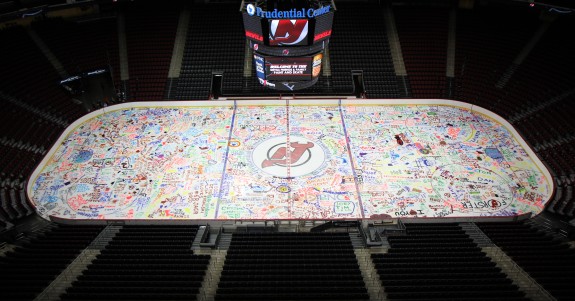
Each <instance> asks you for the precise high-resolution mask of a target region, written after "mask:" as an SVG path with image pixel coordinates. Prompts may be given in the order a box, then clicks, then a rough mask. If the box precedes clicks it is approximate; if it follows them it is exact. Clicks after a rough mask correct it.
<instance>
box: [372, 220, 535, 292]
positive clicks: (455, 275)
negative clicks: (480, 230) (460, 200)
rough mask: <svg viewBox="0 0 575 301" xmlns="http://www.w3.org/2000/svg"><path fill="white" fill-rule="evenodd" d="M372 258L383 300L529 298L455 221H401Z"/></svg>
mask: <svg viewBox="0 0 575 301" xmlns="http://www.w3.org/2000/svg"><path fill="white" fill-rule="evenodd" d="M405 226H406V232H407V235H406V236H391V237H388V241H389V244H390V245H391V248H390V249H389V251H388V253H386V254H372V260H373V263H374V265H375V268H376V270H377V272H378V274H379V278H380V279H381V283H382V285H383V286H384V288H385V293H386V294H387V299H388V300H431V299H436V300H528V299H526V298H525V297H524V295H523V293H521V292H519V291H518V288H517V287H516V286H515V285H513V284H511V280H510V279H508V278H507V277H506V276H505V274H503V273H502V272H501V269H500V268H498V267H496V266H495V263H494V262H492V261H491V260H490V258H489V257H487V256H486V255H485V253H484V252H482V251H481V249H480V248H479V247H478V246H477V244H476V243H474V242H473V240H472V239H471V238H469V236H468V235H467V234H465V231H463V230H462V229H461V227H460V226H459V225H458V224H405Z"/></svg>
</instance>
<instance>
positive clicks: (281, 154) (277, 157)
mask: <svg viewBox="0 0 575 301" xmlns="http://www.w3.org/2000/svg"><path fill="white" fill-rule="evenodd" d="M279 145H280V144H276V145H274V146H272V147H271V148H270V149H269V150H268V155H267V159H266V160H264V161H263V162H262V168H266V167H270V166H274V165H278V166H287V165H288V163H289V164H290V165H292V166H293V167H297V166H300V165H303V164H305V163H307V162H308V161H309V160H310V159H311V151H310V149H311V148H312V147H314V144H313V142H308V143H299V142H292V143H290V151H289V161H288V149H287V147H285V146H282V147H279V148H278V146H279ZM274 149H275V150H276V151H275V152H274V153H273V155H271V156H270V153H271V151H272V150H274ZM306 153H307V156H306V158H305V159H304V160H302V161H303V162H299V161H300V159H301V158H302V156H303V155H304V154H306Z"/></svg>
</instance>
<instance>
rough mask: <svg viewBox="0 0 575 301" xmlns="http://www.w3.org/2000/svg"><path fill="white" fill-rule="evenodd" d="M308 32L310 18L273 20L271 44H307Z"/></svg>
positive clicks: (271, 22) (271, 24) (271, 23)
mask: <svg viewBox="0 0 575 301" xmlns="http://www.w3.org/2000/svg"><path fill="white" fill-rule="evenodd" d="M307 32H308V20H305V19H295V20H286V19H282V20H271V21H270V46H281V45H291V46H293V45H300V44H305V39H306V38H307Z"/></svg>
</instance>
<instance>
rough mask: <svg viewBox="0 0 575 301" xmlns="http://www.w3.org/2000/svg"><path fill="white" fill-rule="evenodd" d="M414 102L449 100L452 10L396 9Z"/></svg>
mask: <svg viewBox="0 0 575 301" xmlns="http://www.w3.org/2000/svg"><path fill="white" fill-rule="evenodd" d="M393 13H394V15H395V22H396V26H397V33H398V35H399V40H400V43H401V52H402V54H403V61H404V63H405V68H406V69H407V74H408V78H409V84H410V86H411V97H413V98H445V97H446V91H445V90H446V88H447V81H446V66H447V33H448V32H449V29H448V25H449V24H448V23H449V8H446V7H439V8H433V7H430V8H427V9H425V10H415V11H414V10H413V9H412V8H411V7H394V8H393Z"/></svg>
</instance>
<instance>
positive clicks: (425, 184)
mask: <svg viewBox="0 0 575 301" xmlns="http://www.w3.org/2000/svg"><path fill="white" fill-rule="evenodd" d="M409 102H411V104H410V103H402V101H383V100H382V101H371V104H364V105H354V104H350V103H343V104H340V103H339V102H338V101H337V100H325V101H321V102H318V101H315V102H314V103H312V102H311V101H310V103H309V104H306V103H305V102H304V101H300V102H298V103H297V104H295V105H286V104H285V103H281V104H278V103H273V102H263V101H262V102H248V103H242V102H236V103H234V102H229V101H228V102H193V103H188V102H176V103H153V104H152V103H134V104H123V105H119V106H114V107H109V108H107V109H106V111H103V110H102V111H98V112H94V113H92V114H90V115H88V116H85V117H84V118H82V119H81V120H79V121H77V122H76V123H75V124H74V125H72V126H70V127H69V128H68V129H67V131H66V133H65V134H64V135H63V136H62V137H61V138H60V140H59V141H58V143H56V144H55V145H54V147H53V148H52V150H51V151H50V152H49V153H48V155H47V156H46V158H45V159H44V161H42V163H41V164H40V165H39V166H38V168H37V170H36V171H35V172H34V174H33V175H32V177H31V179H30V182H29V186H28V195H29V196H30V198H31V200H32V202H33V203H34V204H35V206H36V209H37V211H38V213H39V214H40V215H42V216H43V217H45V218H48V217H49V216H55V217H61V218H68V219H222V220H223V219H257V220H266V219H358V218H381V217H479V216H512V215H520V214H524V213H529V212H532V213H539V212H540V211H541V210H542V209H543V208H544V206H545V203H546V202H547V201H548V200H549V198H550V197H551V195H552V193H553V184H552V180H551V177H550V175H549V173H548V171H547V170H546V169H545V168H544V166H543V165H542V164H541V162H540V161H539V159H537V158H536V157H535V156H534V154H533V152H532V151H531V150H529V149H528V148H527V145H526V144H525V143H524V142H523V141H522V140H520V139H521V138H520V137H519V136H518V135H517V134H516V133H515V132H514V130H513V129H512V128H510V126H509V124H507V123H506V122H504V121H501V120H499V121H496V119H497V118H498V117H496V116H495V115H492V117H489V115H490V112H488V111H485V110H482V109H481V110H478V109H475V110H473V111H472V110H471V109H470V108H469V107H470V106H469V105H466V104H464V103H460V102H452V101H445V100H438V101H432V100H430V101H418V100H409ZM478 111H479V112H478Z"/></svg>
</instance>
